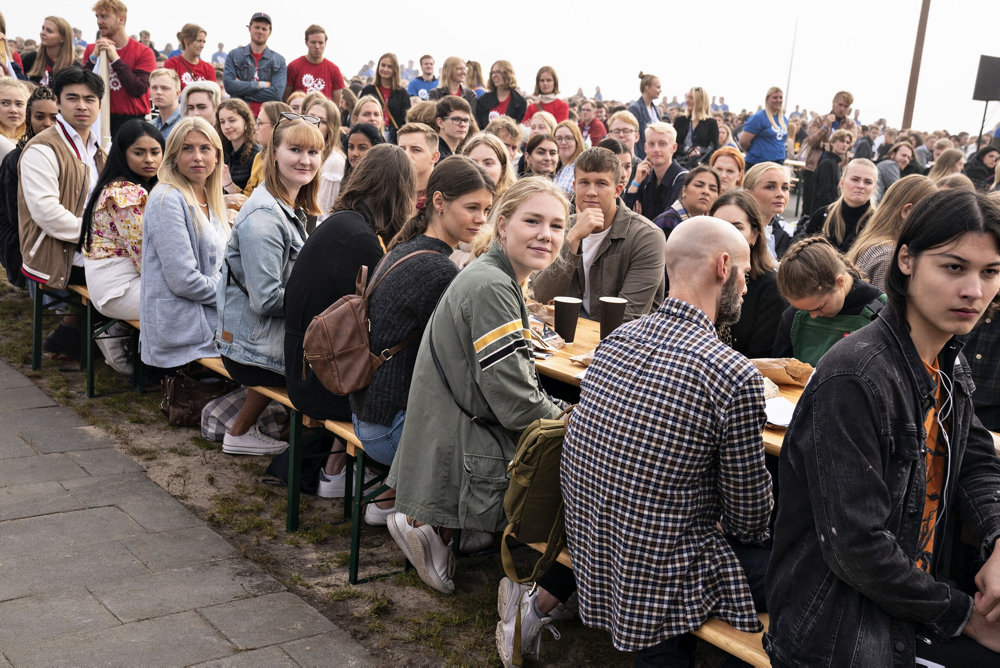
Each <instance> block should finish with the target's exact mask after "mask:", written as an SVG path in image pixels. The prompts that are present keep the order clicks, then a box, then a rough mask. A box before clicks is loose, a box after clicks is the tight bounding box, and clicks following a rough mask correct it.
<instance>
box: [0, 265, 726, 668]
mask: <svg viewBox="0 0 1000 668" xmlns="http://www.w3.org/2000/svg"><path fill="white" fill-rule="evenodd" d="M0 283H2V286H0V357H2V358H3V359H5V360H6V361H7V362H8V363H10V364H12V365H13V366H14V367H15V368H17V369H18V370H20V371H21V372H22V373H24V374H26V375H27V376H28V377H30V378H31V379H32V380H34V381H35V383H36V384H38V386H39V387H41V388H42V389H43V390H44V391H46V392H47V393H48V394H49V395H51V396H52V397H53V398H54V399H55V400H56V401H58V402H59V403H61V404H64V405H67V406H70V407H72V408H73V409H74V410H76V411H77V412H78V413H79V414H80V415H81V416H82V417H83V418H84V419H86V420H87V421H89V422H90V423H91V424H93V425H95V426H96V427H98V428H100V429H102V430H104V431H106V432H107V433H109V434H110V435H111V436H112V437H113V438H114V441H115V444H116V447H117V448H118V449H119V450H121V451H122V452H125V453H127V454H128V455H129V456H131V457H132V458H134V459H135V460H136V461H137V462H139V463H140V464H141V465H142V466H143V467H144V468H145V469H146V471H147V473H148V475H149V477H150V478H151V479H152V480H154V481H155V482H156V483H157V484H159V485H160V486H161V487H163V488H164V489H165V490H167V491H168V492H170V493H171V494H172V495H173V496H174V497H176V498H177V499H179V500H180V501H181V502H182V503H184V504H185V505H186V506H187V507H188V508H190V509H191V510H192V511H193V512H194V513H195V514H196V515H198V517H200V518H202V519H204V520H205V521H207V522H208V523H209V524H210V525H211V526H212V528H213V529H215V530H216V531H217V532H218V533H220V534H221V535H222V536H224V537H225V538H226V539H228V540H229V541H230V542H231V543H232V544H233V545H234V546H236V548H237V549H238V550H239V551H240V552H241V553H242V554H243V555H244V556H246V557H248V558H250V559H252V560H253V561H255V562H256V563H258V564H260V565H261V566H262V567H264V568H265V569H267V570H268V571H269V572H270V573H271V574H272V575H273V576H274V577H275V578H277V579H278V580H280V581H281V582H282V583H284V584H285V585H286V586H287V587H288V588H289V589H290V590H292V591H293V592H295V593H296V594H298V595H300V596H302V597H303V598H305V599H306V600H308V601H309V602H310V603H311V604H312V605H313V606H315V607H316V609H318V610H319V611H320V612H321V613H323V614H324V615H326V616H327V617H328V618H329V619H330V620H331V621H333V622H334V623H336V624H337V625H338V626H340V627H341V628H343V629H345V630H346V631H347V632H349V633H350V634H351V635H352V636H353V637H354V638H356V639H357V640H358V641H359V642H360V643H361V644H362V645H363V646H365V647H366V648H367V649H368V650H369V651H370V652H371V653H372V655H373V656H374V657H375V658H376V660H377V661H378V663H379V664H380V665H393V666H400V665H402V666H423V665H442V664H447V665H499V663H500V662H499V657H498V656H497V653H496V647H495V641H494V629H495V626H496V623H497V613H496V585H497V582H498V581H499V579H500V578H501V577H502V574H503V569H502V566H501V564H500V557H499V553H495V554H490V555H487V556H477V557H463V558H460V559H459V561H458V566H457V572H456V576H455V584H456V592H455V594H454V595H453V596H445V595H442V594H439V593H437V592H436V591H434V590H432V589H430V588H429V587H427V586H425V585H424V584H423V583H422V582H420V580H419V578H418V577H417V576H416V573H415V572H414V571H410V572H408V573H404V572H403V565H404V561H403V556H402V553H401V552H400V551H399V549H398V548H397V547H396V544H395V543H394V542H393V540H392V538H391V537H390V536H389V533H388V532H387V531H386V529H385V528H384V527H369V526H367V525H365V526H364V529H363V532H362V540H361V546H362V549H361V563H360V577H361V578H369V577H374V578H376V579H373V580H372V581H370V582H366V583H363V584H359V585H356V586H351V585H350V584H348V554H349V541H350V530H351V524H350V522H349V521H346V520H345V519H344V508H343V503H342V501H340V500H328V499H321V498H319V497H315V496H306V495H303V497H302V503H301V509H300V528H299V530H298V531H297V532H295V533H286V531H285V510H286V496H285V495H286V489H285V488H284V487H276V486H273V485H269V484H266V483H265V482H263V481H264V480H265V478H267V476H266V475H265V469H266V467H267V464H268V463H269V462H268V458H265V457H248V456H235V457H234V456H230V455H226V454H223V453H222V450H221V444H218V443H211V442H209V441H205V440H204V439H202V438H201V436H200V433H199V432H198V431H196V430H194V429H184V428H176V427H171V426H169V425H168V424H167V423H166V419H165V418H164V417H163V415H162V413H161V412H160V411H159V402H160V398H161V396H162V390H161V389H160V387H159V386H158V385H156V386H150V387H147V388H145V390H144V391H143V392H142V393H139V392H136V391H135V390H134V389H132V388H131V387H130V385H129V383H128V379H127V378H125V377H123V376H119V375H117V374H115V373H114V372H113V371H112V370H111V369H110V368H109V367H107V366H106V365H104V364H103V363H101V364H99V368H98V374H97V392H98V396H97V397H95V398H93V399H88V398H87V396H86V392H85V378H84V374H83V372H82V371H81V370H80V368H79V366H78V364H77V363H75V362H57V361H53V360H51V359H47V358H46V359H44V360H43V363H42V369H41V370H40V371H37V372H35V371H31V368H30V354H31V348H30V346H31V344H30V334H31V301H30V299H29V298H28V296H27V293H26V292H24V291H21V290H16V289H14V288H12V287H10V286H9V284H7V282H6V276H4V275H3V271H2V269H0ZM54 326H55V319H54V318H51V317H50V318H47V319H46V324H45V331H46V332H48V331H49V330H51V329H52V328H53V327H54ZM534 556H536V555H534V553H529V552H528V551H527V550H523V551H522V553H521V554H520V556H519V559H521V560H522V561H523V563H524V564H528V563H529V562H530V561H531V560H532V559H533V558H534ZM556 626H557V628H558V629H559V631H560V633H561V635H562V638H561V639H560V640H556V639H554V638H552V637H550V636H549V635H548V634H545V637H544V638H543V641H542V644H541V649H542V653H541V660H540V661H538V662H532V661H530V660H529V661H527V662H526V664H527V665H602V666H603V665H622V666H624V665H630V664H632V663H633V662H634V656H633V655H631V654H624V653H621V652H618V651H616V650H615V649H614V648H613V647H612V646H611V642H610V637H609V636H608V635H607V634H606V633H604V632H601V631H595V630H593V629H587V628H584V627H583V626H582V625H581V624H580V622H579V620H573V621H570V622H559V623H557V624H556ZM702 645H703V647H702V649H701V650H700V651H699V662H698V663H699V665H700V666H718V665H721V662H722V659H723V657H724V655H723V654H721V653H720V652H718V651H716V650H714V648H710V647H705V646H704V644H702Z"/></svg>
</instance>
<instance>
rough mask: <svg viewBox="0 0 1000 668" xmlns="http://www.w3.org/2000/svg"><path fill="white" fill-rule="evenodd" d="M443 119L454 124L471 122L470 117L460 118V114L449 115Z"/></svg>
mask: <svg viewBox="0 0 1000 668" xmlns="http://www.w3.org/2000/svg"><path fill="white" fill-rule="evenodd" d="M444 120H446V121H451V122H452V123H454V124H455V125H469V124H471V123H472V119H471V118H462V117H461V116H449V117H448V118H446V119H444Z"/></svg>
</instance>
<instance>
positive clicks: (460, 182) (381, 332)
mask: <svg viewBox="0 0 1000 668" xmlns="http://www.w3.org/2000/svg"><path fill="white" fill-rule="evenodd" d="M405 127H407V126H405V125H404V126H403V128H405ZM403 128H400V132H402V129H403ZM409 134H410V135H411V136H417V137H419V138H420V139H421V140H423V137H421V136H420V133H419V131H418V132H417V133H412V132H411V133H409ZM404 136H405V135H402V134H401V135H400V138H401V139H402V138H403V137H404ZM426 187H427V190H428V193H429V194H428V197H427V200H428V201H427V206H425V207H424V208H423V209H419V210H418V211H417V213H416V215H415V216H414V217H412V218H411V219H410V220H409V221H407V223H406V224H405V225H403V228H402V229H401V230H400V231H399V232H398V233H397V234H396V236H395V237H394V238H393V240H392V243H390V244H389V247H388V248H387V249H386V251H387V252H386V256H385V258H384V259H383V261H382V263H381V269H380V271H379V272H378V273H375V267H372V273H371V274H369V285H372V284H374V283H375V282H376V281H379V280H380V278H381V277H382V276H383V275H385V280H384V281H381V282H380V283H378V289H377V290H375V291H374V292H373V293H372V295H371V299H370V300H369V302H368V318H369V326H370V329H371V349H372V352H373V353H374V354H376V355H377V354H379V353H381V352H382V351H383V350H388V349H390V348H392V347H394V346H396V345H398V344H400V343H402V342H404V341H408V343H407V344H406V346H405V347H404V348H403V349H402V350H400V351H398V352H397V353H396V354H395V355H393V356H392V357H391V358H390V359H389V361H388V362H386V363H385V364H383V365H382V366H381V367H379V369H378V371H376V372H375V375H374V376H372V382H371V384H370V385H369V386H368V387H366V388H365V389H363V390H360V391H358V392H353V393H352V394H351V409H352V412H353V418H352V419H353V422H354V431H355V433H356V434H357V436H358V439H359V440H360V441H361V443H362V445H364V446H365V452H366V453H367V454H368V455H369V456H370V457H372V458H373V459H374V460H375V461H377V462H379V463H381V464H384V465H386V466H389V465H391V464H392V461H393V457H394V456H395V453H396V447H397V446H398V444H399V439H400V435H401V434H402V433H403V425H404V421H405V419H406V409H407V400H406V397H407V395H408V394H409V390H410V382H411V380H412V378H413V367H414V364H415V363H416V360H417V350H418V349H419V347H420V338H421V337H422V336H423V334H424V330H425V328H426V326H427V321H428V320H429V319H430V316H431V312H432V311H433V310H434V307H435V306H436V305H437V303H438V299H439V298H440V297H441V294H442V293H443V292H444V291H445V288H447V287H448V284H449V283H451V281H452V279H453V278H455V276H456V275H458V267H456V266H455V264H454V263H453V262H452V261H451V260H450V259H449V257H448V256H450V255H451V253H452V251H453V250H454V249H455V247H456V246H458V244H459V242H463V241H464V242H466V243H470V242H471V241H472V239H473V238H474V237H475V236H476V233H477V232H478V231H479V229H480V228H481V227H482V226H483V225H484V224H485V223H486V216H487V214H488V212H489V210H490V207H491V206H492V205H493V190H494V186H493V183H492V181H491V180H490V178H489V176H487V174H486V172H485V171H484V170H483V169H482V168H481V167H479V166H477V165H476V164H475V163H473V162H472V161H471V160H469V159H468V158H464V157H461V156H452V157H450V158H445V160H444V161H442V162H441V164H440V165H438V166H437V167H435V168H434V171H433V172H431V174H430V181H429V182H428V183H427V184H426ZM422 250H429V251H433V252H432V253H425V254H422V255H417V256H414V257H411V258H409V259H407V260H406V261H405V262H403V263H402V264H400V265H399V266H398V267H396V268H394V269H393V270H392V271H391V272H389V273H388V274H386V273H385V272H386V271H387V270H388V269H389V267H391V266H392V265H393V264H394V263H395V262H397V261H399V260H401V259H403V258H404V257H406V256H407V255H409V254H410V253H414V252H417V251H422ZM420 417H421V415H420V414H416V415H414V416H413V418H412V419H420ZM395 496H396V494H395V491H394V490H391V489H390V490H388V491H387V492H385V493H384V494H382V495H381V497H380V499H383V500H379V501H377V502H375V503H371V504H369V505H368V507H367V508H366V509H365V522H366V523H368V524H377V525H384V524H385V523H386V520H387V518H389V516H390V515H392V514H393V513H394V512H395V507H394V505H393V499H394V498H395ZM473 535H474V534H473ZM393 536H394V537H395V534H393ZM465 537H466V536H465V534H464V533H463V535H462V538H463V539H464V538H465ZM490 540H491V537H490V536H489V535H488V534H487V535H485V540H484V542H486V544H487V545H488V544H489V541H490ZM463 542H465V541H463ZM467 546H468V545H467ZM476 547H478V548H479V549H482V547H485V545H483V544H482V543H480V544H479V545H478V546H476Z"/></svg>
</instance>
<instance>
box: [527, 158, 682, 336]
mask: <svg viewBox="0 0 1000 668" xmlns="http://www.w3.org/2000/svg"><path fill="white" fill-rule="evenodd" d="M621 172H622V166H621V162H620V161H619V159H618V156H616V155H615V154H614V153H612V152H611V151H609V150H608V149H605V148H597V147H595V148H589V149H587V150H586V151H584V152H583V153H581V154H580V155H579V156H577V159H576V163H575V168H574V181H573V184H574V188H575V194H574V197H575V201H576V213H575V214H574V215H573V216H571V217H570V222H569V231H568V232H567V233H566V241H565V243H563V249H562V258H563V261H562V262H553V263H552V264H551V265H549V266H548V267H547V268H545V269H543V270H542V271H540V272H538V274H536V275H535V277H534V278H533V279H532V288H533V289H534V292H535V299H537V300H538V301H540V302H548V301H549V300H550V299H552V298H553V297H558V296H564V297H577V298H579V299H582V300H583V312H584V315H586V316H587V317H589V318H593V319H595V320H599V319H600V317H601V301H600V299H601V297H623V298H625V299H626V300H628V304H626V306H625V320H626V321H628V320H633V319H635V318H638V317H639V316H642V315H646V314H647V313H651V312H652V311H654V310H656V307H657V306H659V305H660V302H661V301H663V291H664V287H665V286H664V273H663V247H664V242H665V239H664V236H663V232H661V231H660V230H659V229H657V228H656V226H654V225H653V224H652V223H651V222H649V221H648V220H646V219H645V218H643V217H642V216H640V215H639V214H637V213H635V212H633V211H630V210H629V209H628V207H626V206H625V204H624V202H622V201H621V200H620V199H619V197H618V196H619V195H620V194H621V192H622V184H621V181H620V177H621Z"/></svg>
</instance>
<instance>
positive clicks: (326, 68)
mask: <svg viewBox="0 0 1000 668" xmlns="http://www.w3.org/2000/svg"><path fill="white" fill-rule="evenodd" d="M288 85H289V86H291V87H292V90H293V91H294V90H301V91H304V92H306V93H312V92H313V91H319V92H321V93H323V95H325V96H327V97H331V96H332V95H333V91H335V90H340V89H342V88H343V87H344V75H342V74H341V73H340V68H339V67H337V66H336V65H334V64H333V63H331V62H330V61H329V60H327V59H325V58H324V59H323V61H322V62H320V63H319V64H318V65H316V64H313V63H310V62H309V59H308V58H306V57H305V56H300V57H298V58H296V59H295V60H293V61H292V62H290V63H288Z"/></svg>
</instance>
